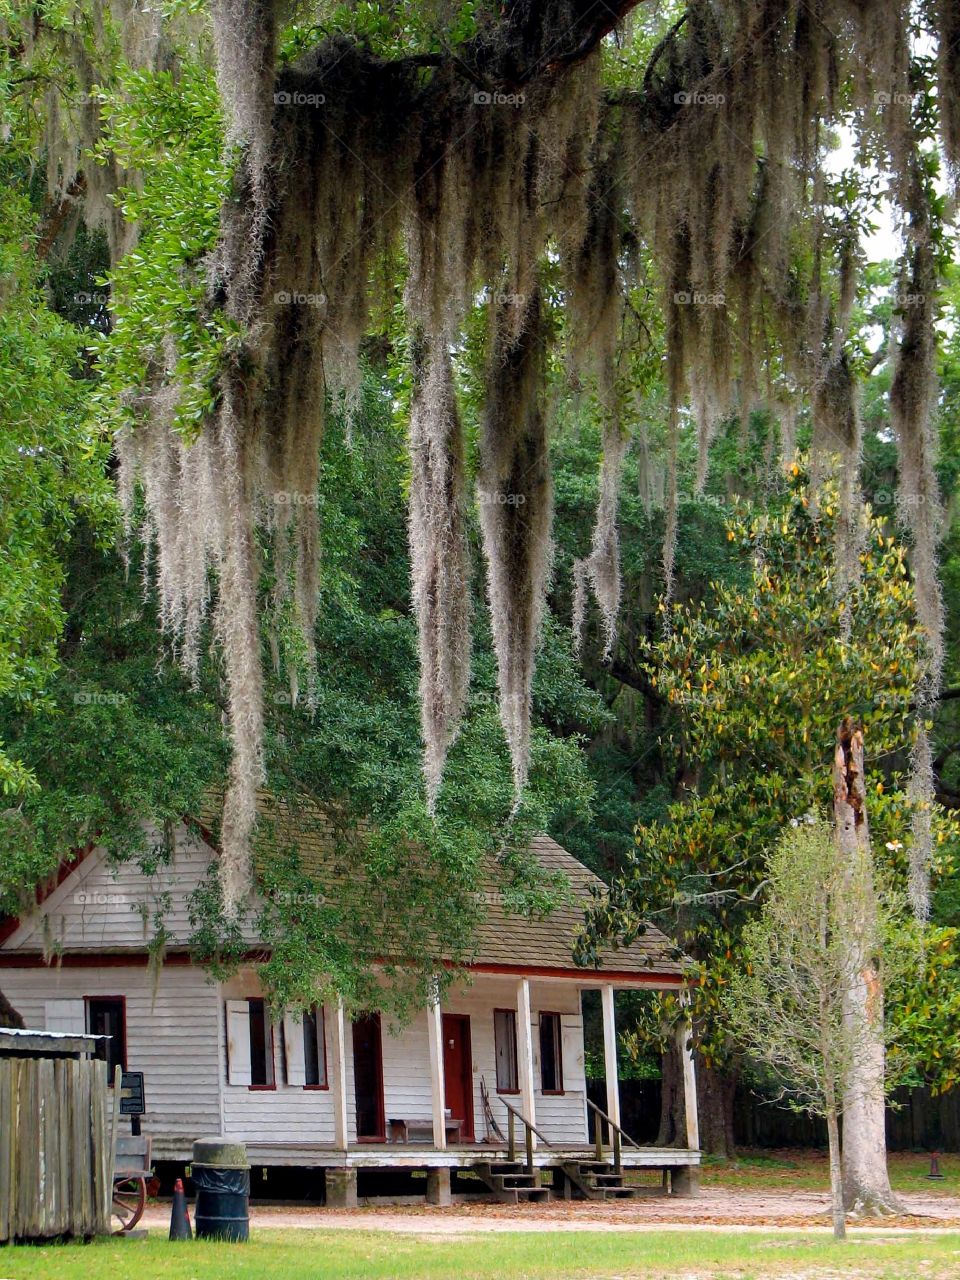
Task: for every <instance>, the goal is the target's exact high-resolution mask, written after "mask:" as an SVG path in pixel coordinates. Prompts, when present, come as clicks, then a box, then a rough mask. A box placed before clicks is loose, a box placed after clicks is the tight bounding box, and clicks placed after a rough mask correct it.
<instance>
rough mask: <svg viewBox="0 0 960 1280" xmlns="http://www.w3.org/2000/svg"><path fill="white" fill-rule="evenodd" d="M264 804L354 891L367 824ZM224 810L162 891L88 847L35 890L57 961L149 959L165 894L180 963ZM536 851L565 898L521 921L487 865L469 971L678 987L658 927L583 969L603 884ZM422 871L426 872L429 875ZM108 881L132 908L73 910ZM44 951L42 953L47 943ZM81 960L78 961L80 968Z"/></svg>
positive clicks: (263, 798)
mask: <svg viewBox="0 0 960 1280" xmlns="http://www.w3.org/2000/svg"><path fill="white" fill-rule="evenodd" d="M259 799H260V809H261V816H262V817H264V818H266V819H267V820H268V821H270V822H272V823H273V824H274V828H275V834H276V842H277V845H278V847H287V846H292V847H293V848H294V849H295V850H296V852H297V854H298V856H299V859H300V863H301V866H302V868H303V870H304V871H305V872H306V873H307V874H308V875H311V876H312V877H313V878H314V879H315V880H316V881H317V882H318V884H319V885H320V886H322V887H323V889H324V891H325V892H335V891H336V887H337V885H338V883H339V884H344V885H345V884H347V882H348V881H349V883H350V884H351V885H352V886H353V891H354V893H355V892H356V887H357V884H358V880H357V874H358V866H357V862H358V861H360V860H359V859H356V857H355V842H356V839H357V838H358V837H359V838H360V840H362V839H363V837H364V834H365V831H364V829H363V828H362V827H361V828H360V830H357V829H356V828H354V829H353V830H352V831H351V832H350V835H349V838H348V839H347V841H346V844H344V843H343V842H342V841H338V839H337V835H336V832H335V829H334V822H333V821H332V820H331V818H330V817H329V815H327V814H325V813H322V812H321V811H320V810H319V809H317V808H316V806H315V805H313V804H312V803H311V802H309V801H302V800H298V802H297V803H296V804H295V805H290V804H288V803H286V802H278V801H277V800H276V798H275V797H273V796H271V795H269V794H268V793H266V792H263V793H261V795H260V798H259ZM218 810H219V805H218V804H217V802H216V800H215V799H211V801H210V803H209V804H208V805H206V806H205V807H204V811H203V812H202V813H201V814H200V816H199V818H198V819H197V820H196V821H194V820H193V819H188V820H187V821H188V822H189V824H190V825H193V826H195V827H199V832H200V835H201V837H202V838H201V839H200V840H199V841H198V840H196V839H195V840H194V842H193V845H192V849H193V851H192V852H191V851H190V847H189V846H188V849H187V851H186V853H184V851H183V849H180V851H179V853H178V854H177V856H176V858H175V860H174V862H173V863H172V864H171V865H170V866H166V865H164V866H162V867H161V868H160V869H159V871H158V873H157V875H158V881H157V883H156V884H154V883H153V881H152V880H151V878H150V877H149V876H145V875H144V874H143V873H141V872H140V870H139V869H138V868H136V867H135V866H134V865H133V864H121V865H120V866H119V867H117V866H114V867H112V868H109V867H108V866H107V864H106V863H104V862H103V859H102V858H101V857H100V856H99V854H100V853H101V852H102V851H99V850H94V849H93V848H92V847H88V848H87V849H84V850H79V851H78V850H75V851H74V852H73V854H72V855H71V856H70V858H69V859H65V861H64V865H63V866H62V867H61V869H60V873H59V874H58V875H57V876H56V877H54V878H53V879H52V880H51V881H49V882H48V883H47V884H46V885H45V886H43V888H42V889H40V890H38V893H37V901H38V904H39V906H40V912H41V913H44V912H49V911H51V909H52V910H53V911H54V912H59V913H61V914H63V915H66V916H67V917H69V919H68V920H67V922H66V927H65V929H64V930H63V931H62V937H61V945H62V951H63V954H62V956H61V958H60V962H61V963H66V964H69V963H71V957H72V955H73V953H84V954H85V956H86V957H87V959H86V961H85V962H86V963H89V962H90V960H91V959H92V958H93V956H95V955H97V954H107V953H109V954H121V953H122V954H126V955H130V956H131V957H132V956H133V955H135V954H136V955H139V954H140V953H143V954H144V955H145V937H146V933H145V930H144V926H143V921H142V919H141V916H140V914H138V912H137V909H136V901H138V900H139V899H140V896H141V895H143V894H148V895H149V894H150V893H151V892H152V893H153V894H154V896H157V895H160V896H167V897H169V898H172V900H173V917H174V920H173V922H172V924H171V939H170V946H169V948H168V952H167V958H168V960H169V961H170V962H171V963H172V962H174V961H176V960H177V959H179V960H186V959H187V954H186V952H187V947H188V939H189V934H190V926H189V919H188V917H189V910H188V901H187V899H188V896H189V894H190V892H191V891H192V886H193V885H195V884H199V883H200V881H201V880H202V878H203V876H204V875H205V874H206V870H207V867H208V865H209V854H208V855H207V856H205V854H204V851H205V850H209V851H216V842H215V839H214V836H213V835H212V834H211V828H215V827H216V826H217V824H218V819H219V812H218ZM409 852H410V858H411V859H413V860H416V858H417V856H418V850H417V848H416V846H413V845H411V847H410V851H409ZM530 852H531V853H532V855H533V857H534V858H535V859H536V861H537V863H538V864H539V865H540V866H541V867H542V868H543V869H544V871H545V872H546V873H548V874H549V875H552V876H555V875H556V873H560V874H561V875H562V876H563V878H564V879H565V880H566V882H567V884H568V885H569V892H568V893H566V894H565V895H563V897H562V899H561V900H560V902H559V903H558V905H557V906H556V907H555V908H554V909H553V911H551V912H550V913H549V914H548V915H546V916H543V917H536V916H527V915H518V914H515V913H514V912H511V911H509V910H508V909H507V908H506V906H505V905H504V901H503V896H502V893H501V887H502V884H503V875H502V872H500V871H499V869H498V868H497V867H496V866H495V865H494V863H493V860H492V859H491V861H490V863H489V865H488V867H487V868H486V874H484V875H483V876H482V877H481V883H480V886H479V890H480V893H481V895H482V901H483V908H484V909H483V913H482V916H481V919H480V922H479V925H478V927H477V930H476V934H475V936H474V944H475V945H474V946H473V948H472V951H471V957H472V958H471V959H470V961H469V963H468V964H467V966H466V967H467V968H468V969H471V970H476V971H480V972H487V973H504V974H528V975H530V976H547V977H558V978H568V979H574V980H577V981H579V982H580V983H582V984H590V983H591V982H596V983H597V984H599V983H602V982H616V983H618V984H621V985H649V986H674V985H677V984H679V983H680V982H681V980H682V977H683V974H684V971H685V966H686V963H687V962H686V961H685V959H684V958H683V957H682V956H681V955H680V954H679V952H678V951H677V949H676V948H675V947H674V946H673V944H672V943H671V942H670V941H669V939H668V938H666V937H665V936H664V935H663V934H662V933H661V932H660V931H659V930H658V929H655V928H653V927H652V926H650V927H648V929H647V931H646V932H645V933H644V934H643V935H642V936H641V937H639V938H638V939H637V940H636V941H635V942H633V943H632V944H631V945H630V946H628V947H620V948H616V947H613V946H607V947H605V948H603V949H602V950H601V952H600V960H601V967H600V968H599V969H593V968H580V967H578V966H577V965H576V964H575V963H574V958H573V953H574V947H575V944H576V940H577V937H578V934H579V933H580V931H581V929H582V927H583V920H584V912H585V910H586V909H587V908H588V907H589V906H590V905H591V904H592V903H593V901H594V897H593V893H594V892H597V893H600V894H603V893H604V892H605V886H604V884H603V882H602V881H601V880H600V879H599V878H598V877H597V876H595V875H594V874H593V872H592V871H590V870H588V868H587V867H585V866H584V865H583V863H581V862H579V861H578V860H577V859H576V858H574V857H573V856H572V855H571V854H570V853H568V852H567V851H566V850H565V849H564V848H562V847H561V846H560V845H559V844H557V842H556V841H555V840H552V839H551V838H550V837H549V836H547V835H539V836H535V837H534V839H533V840H532V842H531V845H530ZM89 855H93V856H89ZM101 864H102V865H101ZM425 870H426V874H429V868H427V869H425ZM108 875H109V876H110V877H111V878H110V880H109V883H107V881H106V880H105V881H104V889H105V891H106V896H107V897H109V898H111V899H112V898H113V897H114V896H115V891H116V890H118V889H119V890H122V893H121V895H119V897H118V900H120V899H122V901H123V903H125V904H126V905H120V906H116V905H113V906H107V907H103V908H101V907H100V906H99V905H97V906H96V910H95V913H94V915H93V916H92V917H90V914H89V912H88V911H87V909H86V908H85V907H83V906H78V905H77V904H78V902H79V900H80V899H81V897H84V898H85V897H86V896H88V895H86V894H84V895H81V894H78V893H76V892H75V890H76V887H77V884H78V881H82V884H83V885H84V886H85V887H86V888H89V887H90V883H93V885H94V888H96V884H97V879H96V878H97V877H106V876H108ZM113 876H116V879H113V878H112V877H113ZM84 877H86V879H84ZM88 881H89V882H90V883H88ZM376 893H377V890H376V886H375V885H372V886H371V888H370V894H371V902H372V901H375V898H376ZM94 896H95V895H94ZM34 920H35V921H36V917H34ZM21 923H22V925H23V926H24V927H25V928H27V927H28V925H29V918H28V919H25V920H24V921H22V922H20V921H17V920H12V919H11V920H8V921H6V922H4V921H2V920H0V965H6V966H9V965H11V964H14V965H15V964H17V963H18V962H25V961H26V960H27V959H28V958H30V957H33V958H34V959H35V960H36V961H37V962H39V960H40V957H39V956H34V953H35V952H39V951H40V950H41V938H42V934H43V930H42V929H41V928H39V927H36V926H35V927H34V928H33V933H32V935H31V934H30V933H28V934H27V935H26V936H24V937H21V938H20V940H19V942H18V941H17V931H18V927H19V926H20V925H21ZM63 923H64V921H63V920H61V924H63ZM243 932H244V935H245V937H246V938H247V940H248V943H249V946H250V947H251V948H252V950H251V956H253V955H255V954H256V955H258V956H261V955H262V941H261V940H260V939H259V937H258V935H257V934H256V931H255V930H253V929H252V928H250V927H249V926H248V927H246V928H244V931H243ZM8 943H9V944H10V945H7V944H8ZM14 944H16V945H14ZM43 952H44V954H46V949H45V946H44V947H43ZM180 952H183V954H179V953H180ZM82 958H83V957H82V956H81V955H80V954H78V955H77V962H78V963H79V962H80V960H81V959H82ZM384 958H385V959H386V958H387V957H384ZM451 963H453V961H451Z"/></svg>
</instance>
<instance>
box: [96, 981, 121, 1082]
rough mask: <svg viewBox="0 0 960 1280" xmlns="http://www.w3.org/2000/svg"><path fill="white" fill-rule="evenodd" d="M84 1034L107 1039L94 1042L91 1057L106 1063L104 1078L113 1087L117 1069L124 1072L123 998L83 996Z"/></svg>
mask: <svg viewBox="0 0 960 1280" xmlns="http://www.w3.org/2000/svg"><path fill="white" fill-rule="evenodd" d="M86 1004H87V1031H88V1032H89V1033H90V1035H92V1036H109V1037H110V1039H109V1040H98V1041H97V1047H96V1049H94V1051H93V1052H94V1056H95V1057H97V1058H99V1059H100V1060H101V1061H102V1062H105V1063H106V1064H107V1075H108V1077H109V1079H110V1083H111V1084H113V1077H114V1073H115V1071H116V1069H117V1067H119V1068H120V1070H121V1071H126V1069H127V1011H126V1003H125V1001H124V999H123V996H87V1000H86Z"/></svg>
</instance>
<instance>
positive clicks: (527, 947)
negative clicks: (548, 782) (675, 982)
mask: <svg viewBox="0 0 960 1280" xmlns="http://www.w3.org/2000/svg"><path fill="white" fill-rule="evenodd" d="M530 852H531V853H532V854H533V856H534V857H535V858H536V860H537V861H538V862H539V863H540V864H541V865H542V866H543V867H544V868H545V870H547V871H550V872H560V873H561V874H562V875H563V876H564V877H565V878H566V880H568V881H569V883H570V890H571V893H570V899H569V901H565V902H563V903H561V905H560V906H558V907H557V908H556V909H555V910H554V911H552V912H551V913H550V915H548V916H545V917H544V918H543V919H537V918H533V919H530V918H528V917H526V916H516V915H511V914H509V913H508V912H507V911H505V910H504V908H503V906H502V904H501V903H500V901H499V898H498V897H497V895H495V894H494V895H492V900H491V901H490V903H489V907H488V912H487V915H486V918H485V919H484V920H483V922H482V923H481V925H480V928H479V950H478V957H477V962H478V963H479V964H482V965H507V966H515V965H518V964H529V965H534V966H539V967H542V968H546V969H564V970H570V969H572V968H573V967H574V964H573V947H574V944H575V941H576V938H577V935H578V933H579V932H580V931H581V929H582V927H583V916H584V911H585V910H586V908H587V907H588V906H589V905H590V904H591V903H592V902H593V900H594V899H593V895H592V893H591V890H597V891H599V892H601V893H603V892H605V888H606V886H605V885H604V883H603V881H602V880H601V879H600V878H599V876H595V875H594V873H593V872H592V871H591V870H590V869H589V868H588V867H585V866H584V865H583V863H582V862H579V861H578V860H577V859H576V858H575V857H574V856H573V854H571V853H568V852H567V850H566V849H564V848H563V846H562V845H559V844H557V842H556V840H553V839H551V837H550V836H547V835H539V836H534V838H533V840H532V841H531V842H530ZM675 954H676V948H675V947H674V946H673V945H672V944H671V942H670V940H669V939H668V938H667V937H666V936H665V935H664V934H662V933H661V932H660V930H659V929H655V928H653V927H652V926H648V928H647V932H646V933H645V934H643V936H642V937H640V938H638V939H637V941H636V942H634V943H632V944H631V945H630V946H629V947H621V948H617V949H614V948H613V947H609V946H608V947H606V948H604V949H603V950H602V951H601V957H602V960H603V968H602V969H600V970H598V971H597V974H598V978H600V979H602V977H603V974H604V971H605V970H607V969H610V970H615V971H616V972H618V973H621V974H636V975H637V977H642V976H644V975H647V974H654V973H655V974H657V975H658V976H660V975H666V974H671V975H676V976H677V977H678V978H679V977H680V975H681V974H682V973H683V971H684V966H683V962H682V961H681V960H679V959H675V958H674V956H675ZM578 972H579V973H580V974H586V973H589V972H591V970H588V969H579V970H578Z"/></svg>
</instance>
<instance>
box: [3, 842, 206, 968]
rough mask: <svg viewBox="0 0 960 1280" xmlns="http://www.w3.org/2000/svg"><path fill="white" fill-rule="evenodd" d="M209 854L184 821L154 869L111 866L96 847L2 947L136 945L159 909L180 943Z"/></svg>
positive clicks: (144, 939) (148, 932) (172, 938)
mask: <svg viewBox="0 0 960 1280" xmlns="http://www.w3.org/2000/svg"><path fill="white" fill-rule="evenodd" d="M148 839H150V837H149V836H148ZM210 859H211V851H210V848H209V847H208V846H207V845H206V844H204V843H203V841H202V840H199V839H198V838H197V837H196V836H194V835H193V834H192V833H191V832H189V831H188V830H187V828H186V827H184V826H182V825H181V826H180V827H178V828H177V831H176V839H175V848H174V852H173V855H172V857H171V860H170V862H169V863H165V864H163V865H162V866H160V867H158V868H157V870H156V872H155V874H153V875H145V874H144V872H143V871H142V870H140V868H139V867H138V866H137V865H136V864H134V863H132V862H127V863H123V864H122V865H120V866H111V865H110V863H109V862H108V860H107V858H106V855H105V854H104V851H103V850H102V849H94V850H93V851H92V852H91V853H90V854H88V856H87V857H86V858H84V860H83V861H82V862H81V863H80V864H79V866H77V867H76V868H75V869H74V871H73V872H72V873H71V874H70V875H69V876H67V878H66V879H65V880H64V881H63V883H62V884H60V885H58V886H57V888H56V889H54V890H53V892H52V893H50V894H49V895H48V896H47V897H46V898H45V900H44V902H43V905H42V907H41V908H40V909H39V910H38V911H36V912H34V913H33V914H32V915H30V916H28V917H26V918H25V919H24V920H23V921H22V922H21V924H20V926H19V928H18V929H17V930H16V932H15V933H14V934H13V935H12V936H11V937H10V938H9V939H8V940H7V942H6V943H4V947H3V949H4V951H46V950H48V949H49V944H50V943H51V942H53V943H54V944H55V946H56V947H57V949H58V950H61V951H64V952H69V951H115V950H122V949H125V948H135V947H136V948H140V949H141V950H142V949H143V948H144V947H145V946H146V945H147V943H148V941H149V939H150V936H151V932H152V929H153V918H154V915H155V913H156V912H157V910H158V909H159V908H161V907H162V908H163V910H162V916H163V923H164V928H165V929H166V931H167V933H168V935H169V939H170V944H171V945H177V944H180V945H184V944H186V943H187V942H188V941H189V939H190V935H191V933H192V932H193V930H192V928H191V925H190V919H189V913H188V899H189V897H190V895H191V893H192V892H193V890H194V889H195V888H196V887H197V885H198V884H199V883H200V882H201V881H202V880H203V879H204V877H205V876H206V873H207V870H208V868H209V866H210Z"/></svg>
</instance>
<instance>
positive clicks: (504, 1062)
mask: <svg viewBox="0 0 960 1280" xmlns="http://www.w3.org/2000/svg"><path fill="white" fill-rule="evenodd" d="M493 1040H494V1045H495V1047H496V1052H497V1093H519V1091H520V1082H519V1079H518V1076H517V1015H516V1011H515V1010H513V1009H494V1011H493Z"/></svg>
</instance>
